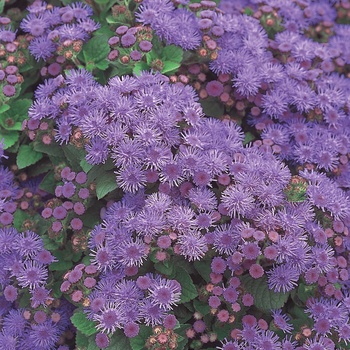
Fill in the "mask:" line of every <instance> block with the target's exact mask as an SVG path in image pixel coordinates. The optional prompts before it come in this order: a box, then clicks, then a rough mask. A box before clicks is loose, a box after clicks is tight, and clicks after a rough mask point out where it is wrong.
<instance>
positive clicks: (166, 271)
mask: <svg viewBox="0 0 350 350" xmlns="http://www.w3.org/2000/svg"><path fill="white" fill-rule="evenodd" d="M154 268H155V269H156V270H157V271H158V272H160V273H162V274H163V275H166V276H170V275H171V274H172V273H173V271H174V264H171V263H169V261H164V262H157V263H156V264H154Z"/></svg>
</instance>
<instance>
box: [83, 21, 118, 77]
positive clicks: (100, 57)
mask: <svg viewBox="0 0 350 350" xmlns="http://www.w3.org/2000/svg"><path fill="white" fill-rule="evenodd" d="M113 34H114V33H113V32H111V31H110V30H109V29H108V28H107V30H106V28H101V29H99V30H98V31H96V32H95V33H94V36H93V37H92V38H91V39H90V40H89V41H88V42H86V43H85V44H84V45H83V49H82V53H81V54H80V55H79V58H80V59H81V60H82V61H83V62H84V63H85V65H86V69H87V70H88V71H90V72H92V71H93V70H94V69H96V68H97V69H100V70H105V69H107V68H108V65H109V63H108V60H107V56H108V54H109V51H110V48H109V45H108V39H109V38H110V37H111V36H113Z"/></svg>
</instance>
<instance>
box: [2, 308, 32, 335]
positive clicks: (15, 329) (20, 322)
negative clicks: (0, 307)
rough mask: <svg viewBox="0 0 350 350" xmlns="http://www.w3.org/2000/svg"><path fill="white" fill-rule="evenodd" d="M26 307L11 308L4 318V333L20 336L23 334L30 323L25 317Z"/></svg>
mask: <svg viewBox="0 0 350 350" xmlns="http://www.w3.org/2000/svg"><path fill="white" fill-rule="evenodd" d="M23 312H24V309H11V310H10V311H9V312H8V313H7V314H6V316H5V317H4V319H3V324H2V330H3V333H5V334H7V335H10V336H13V337H18V336H23V334H24V332H25V330H26V329H27V327H28V325H29V323H28V321H27V320H26V319H25V318H24V317H23Z"/></svg>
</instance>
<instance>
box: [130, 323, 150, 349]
mask: <svg viewBox="0 0 350 350" xmlns="http://www.w3.org/2000/svg"><path fill="white" fill-rule="evenodd" d="M151 334H152V328H151V327H147V326H143V325H140V331H139V334H138V335H137V336H136V337H134V338H131V339H130V345H131V348H132V350H143V349H144V348H145V344H146V341H147V339H148V337H149V336H150V335H151Z"/></svg>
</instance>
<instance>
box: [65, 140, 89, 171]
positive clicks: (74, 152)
mask: <svg viewBox="0 0 350 350" xmlns="http://www.w3.org/2000/svg"><path fill="white" fill-rule="evenodd" d="M61 149H62V150H63V152H64V155H65V156H66V158H67V160H68V162H69V164H70V166H71V168H72V169H73V170H74V171H80V170H81V167H80V162H81V161H82V159H84V158H85V151H84V149H83V148H77V147H75V146H73V145H65V146H63V147H61Z"/></svg>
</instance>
